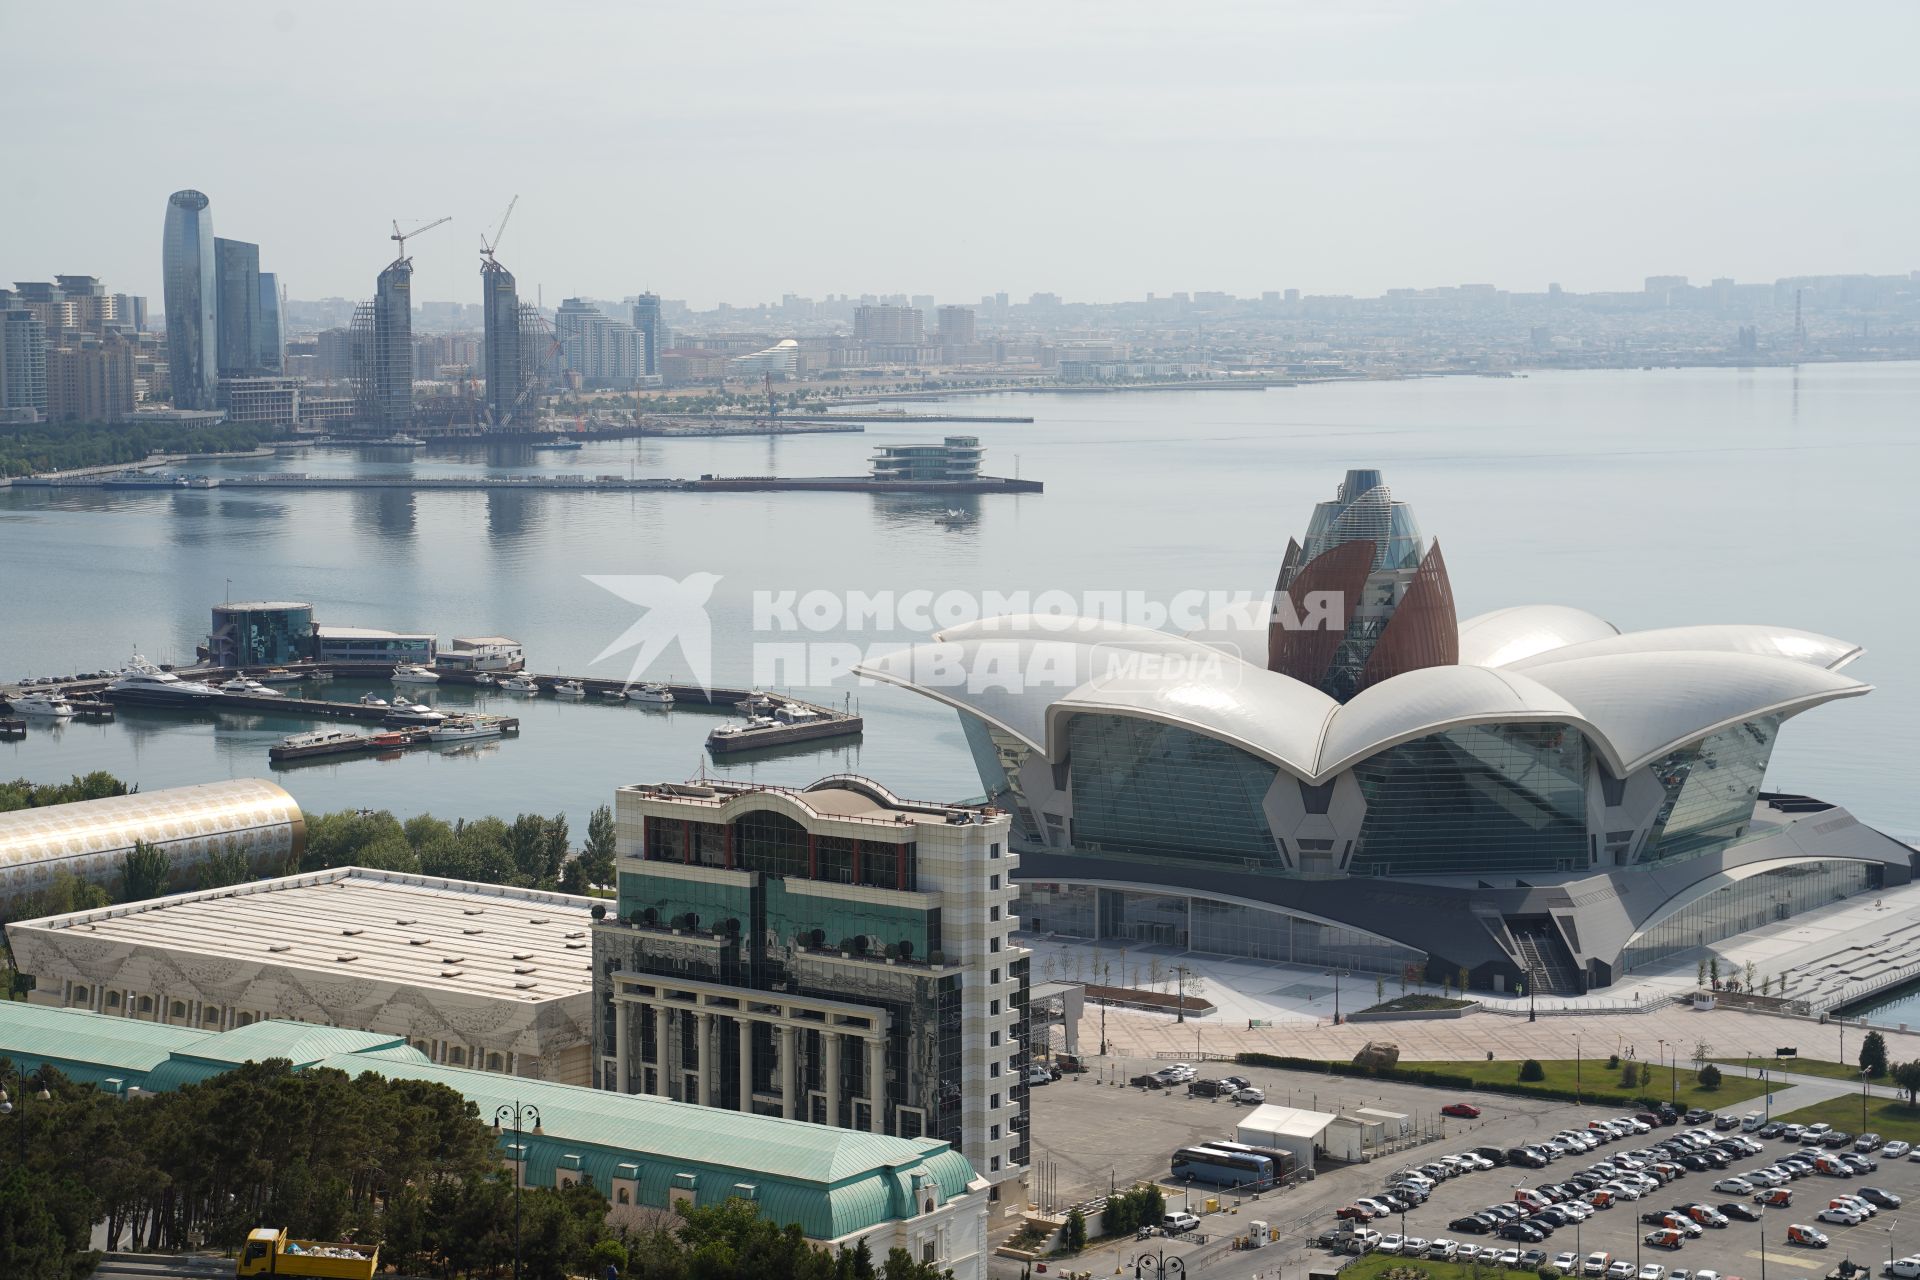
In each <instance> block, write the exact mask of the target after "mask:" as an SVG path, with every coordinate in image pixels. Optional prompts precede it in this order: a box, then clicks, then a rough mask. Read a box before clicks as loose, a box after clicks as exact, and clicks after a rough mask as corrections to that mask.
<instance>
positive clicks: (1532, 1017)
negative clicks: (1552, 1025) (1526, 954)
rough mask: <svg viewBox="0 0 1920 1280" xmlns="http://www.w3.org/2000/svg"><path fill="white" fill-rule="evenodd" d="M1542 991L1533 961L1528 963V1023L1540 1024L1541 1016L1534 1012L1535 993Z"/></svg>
mask: <svg viewBox="0 0 1920 1280" xmlns="http://www.w3.org/2000/svg"><path fill="white" fill-rule="evenodd" d="M1538 990H1540V975H1539V974H1538V973H1536V972H1534V967H1533V961H1531V960H1529V961H1527V1021H1528V1022H1538V1021H1540V1015H1539V1014H1538V1013H1535V1012H1534V1009H1533V997H1534V993H1535V992H1537V991H1538Z"/></svg>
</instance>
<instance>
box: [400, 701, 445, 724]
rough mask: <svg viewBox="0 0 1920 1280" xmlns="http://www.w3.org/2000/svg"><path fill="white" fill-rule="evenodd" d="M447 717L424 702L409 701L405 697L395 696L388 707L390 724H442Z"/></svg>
mask: <svg viewBox="0 0 1920 1280" xmlns="http://www.w3.org/2000/svg"><path fill="white" fill-rule="evenodd" d="M446 718H447V717H446V716H445V715H444V714H442V713H441V712H438V711H435V710H434V709H433V708H432V707H430V706H428V705H427V704H426V703H424V702H409V701H408V700H407V699H405V698H395V699H394V700H393V705H392V706H391V707H389V708H387V723H388V724H440V723H442V722H444V721H445V720H446Z"/></svg>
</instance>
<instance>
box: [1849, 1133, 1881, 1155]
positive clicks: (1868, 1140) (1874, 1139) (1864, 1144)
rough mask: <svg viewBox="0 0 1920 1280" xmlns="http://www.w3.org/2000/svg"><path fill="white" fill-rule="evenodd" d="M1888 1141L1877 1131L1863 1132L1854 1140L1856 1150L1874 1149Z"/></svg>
mask: <svg viewBox="0 0 1920 1280" xmlns="http://www.w3.org/2000/svg"><path fill="white" fill-rule="evenodd" d="M1885 1141H1886V1139H1885V1138H1882V1137H1881V1136H1880V1135H1879V1134H1877V1133H1863V1134H1861V1135H1860V1136H1859V1137H1857V1138H1855V1139H1854V1140H1853V1149H1854V1150H1855V1151H1872V1150H1875V1149H1876V1148H1878V1147H1879V1146H1880V1145H1881V1144H1882V1143H1884V1142H1885Z"/></svg>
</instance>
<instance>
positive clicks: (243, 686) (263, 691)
mask: <svg viewBox="0 0 1920 1280" xmlns="http://www.w3.org/2000/svg"><path fill="white" fill-rule="evenodd" d="M217 687H218V688H219V690H220V692H222V693H246V694H252V695H253V696H255V697H258V698H284V697H286V696H287V695H286V694H284V693H282V692H280V691H279V690H278V689H269V688H268V687H267V686H266V685H264V684H261V683H260V682H259V681H258V680H251V679H248V678H247V677H246V676H235V677H234V678H233V679H231V680H228V681H227V682H225V683H224V684H221V685H219V686H217Z"/></svg>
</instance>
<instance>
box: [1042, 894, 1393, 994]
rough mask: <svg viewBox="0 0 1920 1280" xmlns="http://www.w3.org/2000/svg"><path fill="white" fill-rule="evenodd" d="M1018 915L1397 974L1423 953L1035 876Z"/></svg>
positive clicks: (1063, 926)
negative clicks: (1051, 882)
mask: <svg viewBox="0 0 1920 1280" xmlns="http://www.w3.org/2000/svg"><path fill="white" fill-rule="evenodd" d="M1020 917H1021V921H1022V923H1023V925H1024V926H1025V927H1026V928H1028V929H1031V930H1032V931H1034V932H1036V933H1041V934H1060V935H1063V936H1066V937H1070V938H1090V939H1095V940H1099V941H1109V940H1111V941H1114V942H1119V943H1124V944H1127V945H1131V946H1164V947H1174V948H1178V949H1180V950H1183V951H1201V952H1209V953H1212V954H1215V955H1225V956H1245V957H1248V958H1251V959H1256V960H1272V961H1277V962H1279V963H1282V964H1300V965H1337V966H1339V967H1341V968H1345V969H1354V970H1357V971H1360V972H1364V973H1389V974H1399V973H1403V972H1405V971H1406V970H1407V968H1408V966H1413V967H1415V968H1422V969H1423V968H1424V967H1425V965H1426V961H1427V957H1426V954H1425V953H1424V952H1421V951H1417V950H1415V949H1413V948H1412V947H1404V946H1401V945H1399V944H1398V943H1394V942H1390V941H1388V940H1387V939H1385V938H1381V937H1378V936H1376V935H1374V934H1370V933H1365V932H1362V931H1361V930H1358V929H1351V928H1347V927H1345V926H1342V925H1335V924H1327V923H1324V922H1322V921H1319V920H1311V919H1308V918H1306V917H1303V916H1296V915H1289V914H1288V913H1286V912H1284V911H1281V910H1279V909H1277V908H1265V907H1253V906H1247V905H1244V904H1241V903H1234V902H1219V901H1216V900H1214V899H1211V898H1199V897H1191V896H1189V895H1186V894H1177V893H1140V892H1135V891H1132V890H1125V889H1102V888H1098V887H1096V886H1093V885H1077V884H1045V883H1039V882H1035V883H1030V884H1026V885H1023V886H1022V896H1021V899H1020Z"/></svg>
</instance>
